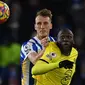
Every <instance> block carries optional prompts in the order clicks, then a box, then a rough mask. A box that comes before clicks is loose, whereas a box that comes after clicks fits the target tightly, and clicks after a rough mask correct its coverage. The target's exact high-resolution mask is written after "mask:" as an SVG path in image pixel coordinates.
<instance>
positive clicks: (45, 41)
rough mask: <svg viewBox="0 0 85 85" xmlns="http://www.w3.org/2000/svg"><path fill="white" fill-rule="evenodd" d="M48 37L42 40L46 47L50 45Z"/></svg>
mask: <svg viewBox="0 0 85 85" xmlns="http://www.w3.org/2000/svg"><path fill="white" fill-rule="evenodd" d="M48 43H49V42H48V37H45V38H43V39H42V40H41V44H42V45H43V46H44V47H46V46H48Z"/></svg>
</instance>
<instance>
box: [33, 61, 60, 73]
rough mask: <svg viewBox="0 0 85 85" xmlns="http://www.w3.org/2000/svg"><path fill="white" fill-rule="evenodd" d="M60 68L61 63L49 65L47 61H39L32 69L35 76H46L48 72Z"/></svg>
mask: <svg viewBox="0 0 85 85" xmlns="http://www.w3.org/2000/svg"><path fill="white" fill-rule="evenodd" d="M57 67H59V62H56V63H48V62H47V61H45V60H38V61H37V62H36V64H35V65H34V66H33V67H32V71H31V72H32V74H33V75H40V74H44V73H46V72H48V71H51V70H53V69H55V68H57Z"/></svg>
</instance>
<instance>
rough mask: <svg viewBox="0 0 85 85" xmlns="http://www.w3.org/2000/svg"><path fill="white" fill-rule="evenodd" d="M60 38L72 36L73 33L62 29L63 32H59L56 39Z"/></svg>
mask: <svg viewBox="0 0 85 85" xmlns="http://www.w3.org/2000/svg"><path fill="white" fill-rule="evenodd" d="M60 36H73V33H72V31H71V30H69V29H64V30H60V31H59V33H58V37H60Z"/></svg>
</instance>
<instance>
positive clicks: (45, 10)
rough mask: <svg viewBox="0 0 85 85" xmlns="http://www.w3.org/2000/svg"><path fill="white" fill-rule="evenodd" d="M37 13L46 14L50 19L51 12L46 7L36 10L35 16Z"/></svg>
mask: <svg viewBox="0 0 85 85" xmlns="http://www.w3.org/2000/svg"><path fill="white" fill-rule="evenodd" d="M39 15H40V16H47V17H49V18H50V20H52V13H51V11H50V10H48V9H46V8H45V9H42V10H40V11H38V12H37V14H36V17H37V16H39Z"/></svg>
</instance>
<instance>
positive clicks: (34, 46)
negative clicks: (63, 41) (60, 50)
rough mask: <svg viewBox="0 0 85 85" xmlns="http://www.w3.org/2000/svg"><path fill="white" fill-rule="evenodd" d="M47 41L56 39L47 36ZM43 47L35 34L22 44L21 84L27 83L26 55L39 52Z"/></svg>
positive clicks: (27, 61)
mask: <svg viewBox="0 0 85 85" xmlns="http://www.w3.org/2000/svg"><path fill="white" fill-rule="evenodd" d="M48 40H49V41H54V42H55V41H56V40H55V39H54V38H53V37H51V36H49V37H48ZM43 48H44V47H43V46H42V45H41V42H40V40H39V39H38V38H37V37H36V36H35V37H33V38H32V39H30V40H29V41H27V42H25V43H23V44H22V47H21V52H20V63H21V66H22V85H29V84H28V82H29V59H28V58H27V56H29V54H30V53H31V52H37V53H39V52H40V51H41V50H42V49H43Z"/></svg>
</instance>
